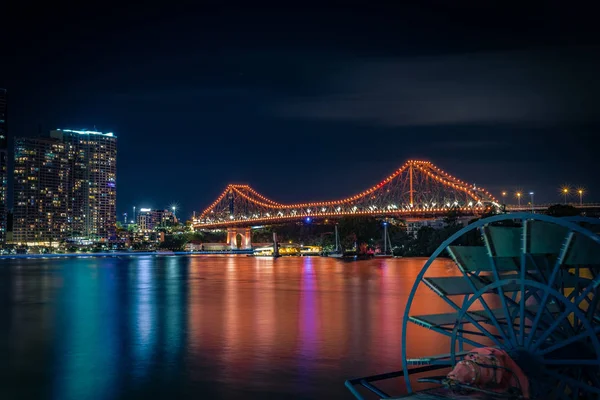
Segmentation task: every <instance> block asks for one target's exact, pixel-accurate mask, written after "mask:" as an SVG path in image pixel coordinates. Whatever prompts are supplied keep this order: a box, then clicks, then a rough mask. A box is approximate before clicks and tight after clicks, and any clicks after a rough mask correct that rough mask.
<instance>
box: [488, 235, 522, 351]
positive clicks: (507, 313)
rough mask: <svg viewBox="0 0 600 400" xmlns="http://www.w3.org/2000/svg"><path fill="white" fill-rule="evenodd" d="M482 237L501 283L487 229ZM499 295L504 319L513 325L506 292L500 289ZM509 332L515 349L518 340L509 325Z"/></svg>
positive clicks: (493, 268) (494, 272)
mask: <svg viewBox="0 0 600 400" xmlns="http://www.w3.org/2000/svg"><path fill="white" fill-rule="evenodd" d="M482 236H483V243H484V244H485V247H486V250H487V255H488V259H489V262H490V267H491V268H492V273H493V274H494V280H496V281H499V280H500V274H499V273H498V268H497V267H496V261H495V260H494V255H493V254H492V247H491V245H490V239H489V238H488V235H487V232H486V230H485V229H483V230H482ZM498 295H499V296H500V303H501V304H502V310H503V311H504V317H505V318H506V322H507V323H509V322H510V323H511V325H512V319H511V315H510V312H509V310H508V306H507V305H506V300H505V295H504V290H502V288H498ZM507 330H508V333H509V335H510V340H509V341H508V343H510V344H511V347H513V348H514V347H515V346H516V345H517V338H516V336H515V332H514V329H513V328H512V326H509V325H507Z"/></svg>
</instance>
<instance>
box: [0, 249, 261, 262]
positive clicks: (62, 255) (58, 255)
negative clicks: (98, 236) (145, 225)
mask: <svg viewBox="0 0 600 400" xmlns="http://www.w3.org/2000/svg"><path fill="white" fill-rule="evenodd" d="M195 254H197V255H231V254H252V250H230V251H193V252H192V251H121V252H102V253H52V254H5V255H0V260H14V259H21V258H42V259H48V258H92V257H140V256H156V257H164V256H189V255H195Z"/></svg>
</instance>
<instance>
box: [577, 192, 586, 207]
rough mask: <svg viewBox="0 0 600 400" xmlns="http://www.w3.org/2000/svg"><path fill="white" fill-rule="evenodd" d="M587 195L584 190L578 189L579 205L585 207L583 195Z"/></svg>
mask: <svg viewBox="0 0 600 400" xmlns="http://www.w3.org/2000/svg"><path fill="white" fill-rule="evenodd" d="M584 193H585V189H584V188H579V189H577V194H579V205H580V206H581V205H583V194H584Z"/></svg>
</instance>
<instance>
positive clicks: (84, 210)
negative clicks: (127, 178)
mask: <svg viewBox="0 0 600 400" xmlns="http://www.w3.org/2000/svg"><path fill="white" fill-rule="evenodd" d="M50 137H52V138H56V139H58V140H60V141H62V142H64V143H66V144H68V145H69V161H70V170H71V172H72V178H71V183H72V186H71V188H70V195H71V202H70V204H69V214H70V216H71V218H72V220H71V221H70V224H71V227H72V231H73V232H72V237H82V238H86V239H92V240H110V239H113V238H114V237H115V234H116V224H117V188H116V184H117V137H116V136H115V135H114V134H113V133H102V132H96V131H76V130H71V129H57V130H54V131H52V132H50Z"/></svg>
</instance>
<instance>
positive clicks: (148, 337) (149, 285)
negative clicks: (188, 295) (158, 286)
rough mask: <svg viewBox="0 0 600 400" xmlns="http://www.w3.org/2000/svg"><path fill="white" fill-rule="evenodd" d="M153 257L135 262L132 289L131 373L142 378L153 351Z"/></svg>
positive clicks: (154, 330) (154, 327)
mask: <svg viewBox="0 0 600 400" xmlns="http://www.w3.org/2000/svg"><path fill="white" fill-rule="evenodd" d="M154 262H155V261H154V259H153V258H151V257H144V258H140V259H139V260H138V263H137V269H136V271H135V272H136V274H135V277H134V282H135V283H134V285H135V290H134V291H132V295H133V297H134V299H133V301H132V303H133V304H134V311H133V314H132V318H133V319H134V323H132V324H131V327H132V329H133V335H132V336H133V365H132V367H133V368H132V372H133V375H134V376H135V377H136V378H138V379H142V378H144V376H145V375H146V372H147V369H148V367H149V363H150V358H151V355H152V351H153V344H154V341H155V340H156V336H155V333H156V325H155V321H154V307H155V302H154V298H153V296H154V294H155V293H154V291H153V289H154V280H153V279H152V272H153V271H152V269H153V264H154Z"/></svg>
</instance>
